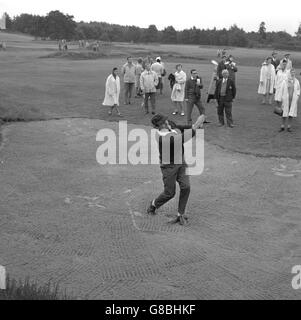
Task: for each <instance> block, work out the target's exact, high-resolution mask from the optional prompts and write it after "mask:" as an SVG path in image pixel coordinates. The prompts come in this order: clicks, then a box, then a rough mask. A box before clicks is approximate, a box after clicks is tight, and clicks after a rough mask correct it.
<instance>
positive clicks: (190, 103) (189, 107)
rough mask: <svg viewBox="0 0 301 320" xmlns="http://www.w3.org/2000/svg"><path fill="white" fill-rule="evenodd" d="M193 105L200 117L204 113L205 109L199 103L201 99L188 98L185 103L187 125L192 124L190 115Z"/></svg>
mask: <svg viewBox="0 0 301 320" xmlns="http://www.w3.org/2000/svg"><path fill="white" fill-rule="evenodd" d="M194 105H196V106H197V108H198V110H199V112H200V115H202V114H204V113H205V108H204V106H203V103H202V101H201V98H198V97H195V98H189V99H188V101H187V102H186V107H187V123H188V124H189V125H190V124H192V119H191V114H192V110H193V107H194Z"/></svg>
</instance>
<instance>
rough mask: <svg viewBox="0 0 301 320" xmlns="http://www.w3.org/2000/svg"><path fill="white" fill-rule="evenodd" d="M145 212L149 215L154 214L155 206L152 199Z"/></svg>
mask: <svg viewBox="0 0 301 320" xmlns="http://www.w3.org/2000/svg"><path fill="white" fill-rule="evenodd" d="M147 214H149V215H150V216H154V215H155V214H156V207H155V206H153V202H152V201H151V203H150V204H149V207H148V208H147Z"/></svg>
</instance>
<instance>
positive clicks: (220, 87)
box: [215, 70, 236, 128]
mask: <svg viewBox="0 0 301 320" xmlns="http://www.w3.org/2000/svg"><path fill="white" fill-rule="evenodd" d="M222 76H223V78H222V79H220V80H218V82H217V85H216V90H215V97H216V100H217V102H218V108H217V114H218V120H219V125H218V126H219V127H222V126H224V124H225V120H224V111H225V113H226V118H227V124H228V127H230V128H233V127H234V126H233V119H232V102H233V100H234V99H235V96H236V86H235V83H234V81H233V80H231V79H229V71H228V70H223V72H222Z"/></svg>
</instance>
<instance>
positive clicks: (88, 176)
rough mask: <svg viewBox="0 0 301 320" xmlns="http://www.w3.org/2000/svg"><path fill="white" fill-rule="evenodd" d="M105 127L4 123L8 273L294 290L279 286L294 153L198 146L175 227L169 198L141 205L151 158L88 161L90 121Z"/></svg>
mask: <svg viewBox="0 0 301 320" xmlns="http://www.w3.org/2000/svg"><path fill="white" fill-rule="evenodd" d="M117 127H118V125H117V123H113V122H105V121H101V120H87V119H62V120H53V121H44V122H34V123H19V124H12V125H9V126H5V127H4V132H3V134H4V137H5V139H4V145H3V147H2V149H0V172H1V184H0V192H1V199H0V211H1V221H0V262H1V265H4V266H6V268H7V271H8V272H9V274H10V275H11V276H12V277H15V278H25V277H27V276H29V277H30V278H31V279H33V280H35V281H37V282H38V283H41V284H42V283H45V282H48V281H49V280H52V281H54V282H59V283H60V286H61V288H63V289H66V290H67V292H70V293H73V294H75V295H76V296H78V297H80V298H88V299H183V298H185V299H226V298H229V299H238V298H242V299H251V298H252V299H280V298H282V299H289V298H290V299H298V298H300V296H299V294H297V293H298V292H297V291H294V290H293V289H292V286H291V281H292V278H293V275H292V274H291V269H292V267H293V266H294V265H296V264H300V261H301V260H300V259H301V232H300V207H301V200H300V199H301V195H300V188H299V186H300V183H301V172H300V171H301V163H300V161H297V160H291V159H277V158H257V157H254V156H251V155H243V154H237V153H232V152H228V151H225V150H222V149H220V148H219V147H216V146H212V145H208V144H206V145H205V171H204V173H203V174H202V175H201V176H196V177H192V178H191V182H192V193H191V198H190V202H189V207H188V215H189V216H190V223H189V225H188V226H187V227H182V226H180V225H173V224H170V223H169V220H170V219H171V218H172V217H173V216H174V215H175V214H176V209H177V199H175V200H173V201H171V202H170V203H169V204H167V205H166V206H165V207H164V208H162V209H161V210H160V211H159V214H158V216H156V217H148V216H146V215H145V208H146V206H147V204H148V201H149V200H150V199H152V198H153V197H154V196H155V195H157V194H158V192H160V191H161V188H162V182H161V173H160V168H159V166H155V165H150V166H143V165H138V166H132V165H126V166H125V165H123V166H121V165H116V166H100V165H99V164H97V162H96V150H97V147H98V146H99V143H97V142H96V134H97V132H98V130H99V129H101V128H112V129H114V130H117ZM136 127H137V126H134V125H130V129H131V128H136ZM139 127H143V126H139ZM143 128H145V129H146V130H150V128H148V127H143ZM280 173H281V175H279V174H280Z"/></svg>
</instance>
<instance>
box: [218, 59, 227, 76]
mask: <svg viewBox="0 0 301 320" xmlns="http://www.w3.org/2000/svg"><path fill="white" fill-rule="evenodd" d="M225 69H227V65H225V63H224V61H223V60H222V61H221V62H220V63H219V64H218V66H217V76H218V78H219V79H221V78H222V77H223V74H222V72H223V70H225Z"/></svg>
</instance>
